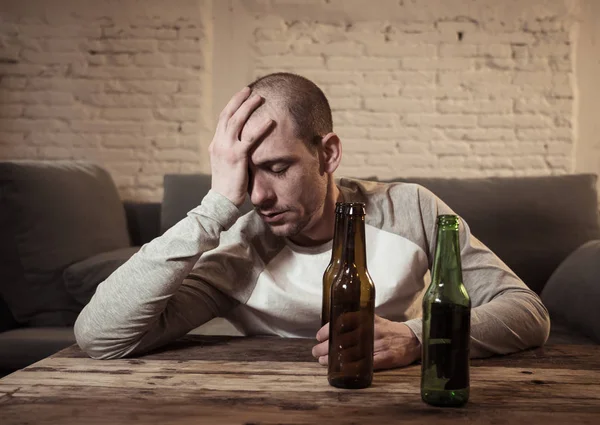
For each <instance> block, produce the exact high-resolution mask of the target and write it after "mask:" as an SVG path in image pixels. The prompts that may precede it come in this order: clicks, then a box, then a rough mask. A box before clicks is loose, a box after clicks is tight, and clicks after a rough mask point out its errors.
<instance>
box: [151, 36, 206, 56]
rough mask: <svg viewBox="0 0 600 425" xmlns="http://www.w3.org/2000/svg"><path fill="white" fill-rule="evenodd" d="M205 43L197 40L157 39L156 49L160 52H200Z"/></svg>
mask: <svg viewBox="0 0 600 425" xmlns="http://www.w3.org/2000/svg"><path fill="white" fill-rule="evenodd" d="M205 45H206V44H205V43H203V42H201V41H197V40H191V39H185V40H175V41H159V42H158V50H160V51H161V52H169V53H174V52H182V53H185V52H190V53H201V52H202V50H203V49H204V47H205Z"/></svg>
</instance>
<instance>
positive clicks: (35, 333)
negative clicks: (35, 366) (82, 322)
mask: <svg viewBox="0 0 600 425" xmlns="http://www.w3.org/2000/svg"><path fill="white" fill-rule="evenodd" d="M73 344H75V334H74V332H73V328H71V327H61V328H20V329H13V330H11V331H8V332H2V333H0V371H7V372H10V371H13V370H17V369H21V368H24V367H26V366H29V365H30V364H32V363H35V362H37V361H39V360H42V359H43V358H45V357H48V356H50V355H52V354H54V353H56V352H57V351H60V350H62V349H63V348H66V347H68V346H70V345H73Z"/></svg>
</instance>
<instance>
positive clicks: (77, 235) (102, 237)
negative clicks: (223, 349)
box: [0, 161, 600, 373]
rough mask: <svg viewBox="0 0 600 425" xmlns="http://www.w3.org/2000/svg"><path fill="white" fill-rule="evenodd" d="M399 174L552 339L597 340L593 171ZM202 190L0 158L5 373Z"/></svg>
mask: <svg viewBox="0 0 600 425" xmlns="http://www.w3.org/2000/svg"><path fill="white" fill-rule="evenodd" d="M402 180H403V181H411V182H416V183H419V184H422V185H423V186H425V187H427V188H429V189H430V190H432V191H433V192H434V193H436V194H437V195H438V196H440V197H441V198H442V199H443V200H445V201H446V202H447V203H448V204H449V205H450V206H451V207H452V208H454V209H455V211H456V212H457V213H458V214H460V215H461V216H462V217H463V218H464V219H465V220H466V221H467V222H468V223H469V225H470V227H471V230H472V232H473V234H475V235H476V236H477V237H478V238H480V239H481V240H482V241H483V242H484V243H486V244H487V245H488V246H489V247H490V248H491V249H492V250H494V251H495V252H496V253H497V254H498V255H499V256H500V258H502V259H503V260H504V261H505V262H506V263H507V264H508V265H509V266H510V267H511V268H512V269H513V270H514V271H515V272H516V273H517V274H518V275H519V276H520V277H521V278H522V279H523V280H524V281H525V283H527V284H528V285H529V286H530V288H532V289H533V290H534V291H536V292H537V293H539V294H541V296H542V299H543V300H544V302H545V303H546V305H547V306H548V307H549V309H550V311H551V314H552V321H553V325H552V333H551V340H552V341H553V342H571V343H591V342H593V341H594V340H595V341H598V342H600V316H599V314H598V313H597V309H595V304H596V301H598V300H600V285H599V284H598V282H597V277H596V276H598V273H599V272H600V225H599V220H598V199H597V193H596V190H595V183H596V176H594V175H569V176H551V177H529V178H482V179H442V178H427V179H425V178H420V179H402ZM209 187H210V176H207V175H167V176H165V179H164V196H163V201H162V202H161V203H133V202H122V201H121V200H120V199H119V197H118V193H117V190H116V188H115V185H114V183H113V182H112V179H111V178H110V175H109V174H108V173H107V172H106V171H105V170H104V169H103V168H102V167H99V166H97V165H94V164H90V163H86V162H67V161H55V162H40V161H4V162H0V234H1V235H2V236H1V240H0V242H1V243H0V373H2V372H4V373H6V372H9V371H12V370H15V369H18V368H22V367H24V366H27V365H28V364H31V363H33V362H35V361H37V360H39V359H41V358H43V357H46V356H48V355H50V354H52V353H53V352H55V351H57V350H59V349H61V348H63V347H65V346H68V345H70V344H72V343H73V342H74V337H73V331H72V324H73V321H74V320H75V318H76V316H77V313H78V312H79V311H80V310H81V308H82V307H83V306H84V305H85V303H87V301H88V300H89V298H90V297H91V296H92V295H93V293H94V290H95V287H96V285H97V284H98V283H99V282H100V281H102V280H104V279H105V278H106V277H107V276H108V275H109V274H110V273H112V271H114V270H115V269H116V268H117V267H118V266H119V265H121V264H122V263H123V262H125V261H126V260H127V259H128V258H129V257H130V256H131V255H132V254H133V253H134V252H135V251H136V250H137V249H139V246H140V245H142V244H143V243H145V242H148V241H150V240H152V239H153V238H154V237H156V236H158V235H159V234H161V233H162V232H163V231H164V230H166V229H168V228H169V227H170V226H172V225H173V224H175V223H176V222H177V221H179V220H180V219H181V218H183V217H184V216H185V214H186V213H187V211H189V210H190V209H192V208H194V207H195V206H196V205H198V203H199V202H200V201H201V200H202V198H203V197H204V195H205V193H206V192H207V191H208V189H209ZM243 208H244V210H249V208H250V205H249V204H246V205H245V206H244V207H243ZM218 329H220V328H217V332H218V331H219V330H218ZM213 331H214V329H213ZM209 332H210V330H209Z"/></svg>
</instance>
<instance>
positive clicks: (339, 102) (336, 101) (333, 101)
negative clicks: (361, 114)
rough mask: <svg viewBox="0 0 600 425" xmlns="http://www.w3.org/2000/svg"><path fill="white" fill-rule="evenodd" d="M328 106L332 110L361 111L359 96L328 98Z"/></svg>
mask: <svg viewBox="0 0 600 425" xmlns="http://www.w3.org/2000/svg"><path fill="white" fill-rule="evenodd" d="M329 104H330V105H331V109H332V110H337V111H340V110H352V109H362V99H361V98H360V97H359V96H352V97H347V96H346V97H330V98H329Z"/></svg>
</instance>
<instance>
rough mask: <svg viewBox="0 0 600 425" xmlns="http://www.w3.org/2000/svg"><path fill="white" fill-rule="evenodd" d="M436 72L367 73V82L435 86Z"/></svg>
mask: <svg viewBox="0 0 600 425" xmlns="http://www.w3.org/2000/svg"><path fill="white" fill-rule="evenodd" d="M435 77H436V73H435V71H419V72H417V71H393V72H378V71H374V72H368V73H365V76H364V78H365V82H367V83H375V84H389V83H399V84H402V85H418V86H423V85H433V84H435Z"/></svg>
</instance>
